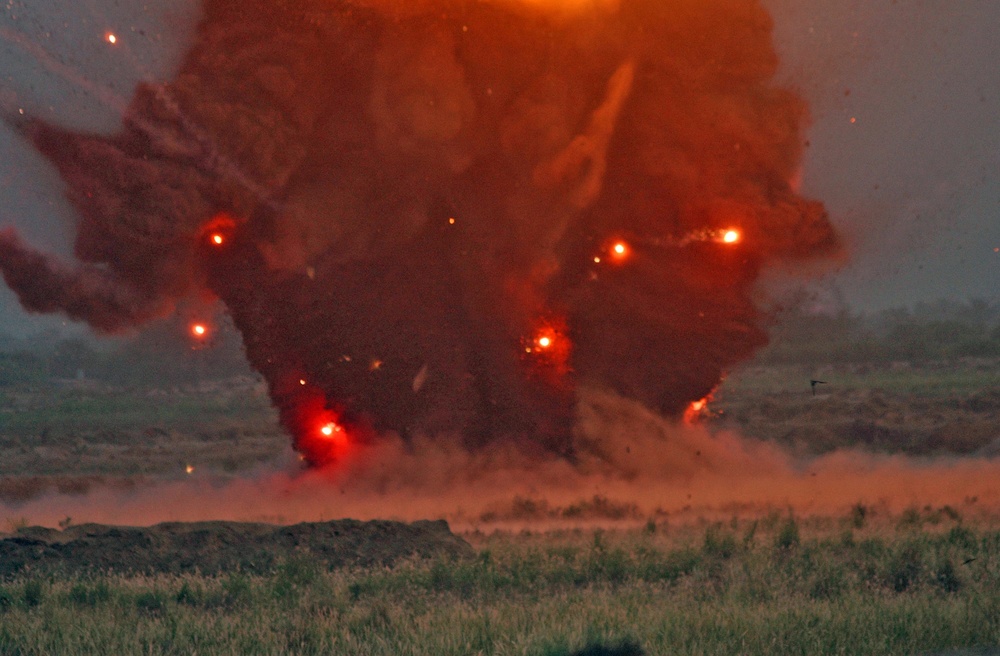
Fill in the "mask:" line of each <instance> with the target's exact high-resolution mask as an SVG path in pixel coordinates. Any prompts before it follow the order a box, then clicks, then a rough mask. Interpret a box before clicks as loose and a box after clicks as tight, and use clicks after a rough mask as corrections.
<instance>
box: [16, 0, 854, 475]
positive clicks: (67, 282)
mask: <svg viewBox="0 0 1000 656" xmlns="http://www.w3.org/2000/svg"><path fill="white" fill-rule="evenodd" d="M573 4H574V3H567V7H568V6H569V5H573ZM550 5H551V6H550ZM776 66H777V59H776V56H775V53H774V50H773V47H772V43H771V20H770V17H769V15H768V14H767V13H766V11H765V10H764V9H763V8H762V7H761V6H760V4H759V2H758V0H622V1H621V2H620V3H609V2H603V3H597V2H595V3H592V4H587V3H580V2H578V3H575V5H574V8H564V7H562V3H560V2H559V0H552V2H551V3H548V2H541V1H539V2H527V1H526V0H525V1H520V2H519V1H517V0H494V1H491V2H483V1H476V0H434V1H430V0H428V1H426V2H418V3H415V2H405V1H403V0H400V1H399V2H398V4H395V3H392V2H390V0H357V1H356V2H346V1H344V0H294V1H283V0H268V1H266V2H261V1H259V0H206V2H205V7H204V18H203V20H202V22H201V25H200V27H199V29H198V33H197V38H196V41H195V43H194V45H193V47H192V48H191V50H190V52H188V54H187V55H186V57H185V59H184V61H183V63H182V65H181V68H180V70H179V72H178V74H177V76H176V77H175V79H174V80H172V81H170V82H166V83H162V84H152V83H146V84H142V85H141V86H140V87H139V88H138V89H137V91H136V93H135V96H134V98H133V100H132V102H131V104H130V106H129V108H128V110H127V112H126V114H125V116H124V124H123V126H122V129H121V130H120V131H119V132H118V133H117V134H115V135H113V136H98V135H85V134H77V133H74V132H70V131H67V130H65V129H62V128H60V127H58V126H54V125H51V124H48V123H45V122H43V121H40V120H28V121H26V122H22V123H19V124H17V126H16V127H17V129H19V130H20V131H21V132H22V133H23V134H24V135H25V136H26V138H27V139H30V141H31V142H32V143H33V144H34V145H35V146H36V147H37V148H38V149H39V150H40V151H41V152H42V153H44V154H45V155H46V156H47V157H48V158H49V159H50V160H51V161H52V162H53V163H54V164H55V165H56V166H57V167H58V168H59V171H60V172H61V174H62V176H63V178H64V179H65V181H66V183H67V186H68V192H67V193H68V194H69V198H70V200H71V201H72V202H73V204H74V205H75V207H76V209H77V211H78V213H79V217H80V223H79V227H78V232H77V240H76V256H77V257H78V258H79V259H80V260H81V262H82V264H81V266H80V268H78V269H75V270H74V269H72V268H68V267H66V266H65V265H61V264H59V263H57V262H54V261H53V260H52V259H50V258H48V257H47V256H44V255H41V254H38V253H35V252H33V251H32V250H31V249H30V248H28V247H27V246H25V245H24V244H23V243H21V241H20V240H19V239H18V238H17V237H16V235H14V234H13V233H12V232H10V231H7V232H4V233H2V235H0V267H2V269H3V274H4V277H5V278H6V280H7V283H8V284H9V285H10V286H11V287H12V288H13V289H14V290H15V291H16V292H17V293H18V294H19V295H20V297H21V300H22V303H23V304H24V306H25V307H26V308H28V309H30V310H35V311H41V312H55V311H62V312H65V313H67V314H68V315H69V316H71V317H73V318H76V319H80V320H83V321H86V322H88V323H90V324H91V325H92V326H94V327H95V328H97V329H100V330H104V331H117V330H122V329H126V328H128V327H131V326H135V325H139V324H141V323H142V322H144V321H146V320H148V319H150V318H152V317H155V316H157V315H161V314H163V313H167V312H170V311H171V308H172V307H173V306H174V304H175V303H176V302H178V301H180V300H183V299H185V298H187V297H190V296H192V295H203V294H205V293H206V292H209V293H211V294H214V295H216V296H218V297H219V298H220V299H222V301H223V302H224V303H225V305H226V306H227V308H228V310H229V312H230V313H231V314H232V317H233V319H234V321H235V323H236V325H237V326H238V327H239V329H240V330H241V331H242V333H243V337H244V343H245V348H246V352H247V356H248V358H249V360H250V362H251V364H252V365H253V366H254V367H255V368H256V369H257V370H258V371H260V372H261V373H262V374H263V375H264V376H265V377H266V378H267V380H268V381H269V383H270V387H271V393H272V397H273V399H274V401H275V403H276V404H277V406H278V407H279V408H280V410H281V418H282V421H283V423H284V424H285V426H286V427H288V428H289V430H290V431H291V432H292V434H293V436H294V438H295V441H296V446H297V448H298V449H299V450H300V451H302V452H303V454H304V455H305V456H306V458H307V459H308V460H309V461H310V462H312V463H315V464H322V463H325V462H327V461H330V460H335V459H337V455H338V453H339V450H341V449H345V448H349V444H350V441H351V440H358V439H366V436H367V435H373V434H377V433H379V432H383V431H388V430H392V431H398V432H400V433H401V434H402V435H404V436H408V435H416V434H426V435H434V434H440V433H457V434H461V435H462V436H464V439H465V440H466V441H467V443H469V444H470V445H472V446H475V445H481V444H485V443H487V442H489V441H492V440H496V439H517V440H520V441H521V442H523V443H525V444H537V445H540V447H542V448H544V449H547V450H551V451H555V452H558V453H563V454H567V455H571V454H572V451H573V437H572V429H573V410H574V403H575V398H576V390H577V389H578V387H579V386H580V385H590V386H597V387H603V388H608V389H611V390H614V391H616V392H617V393H619V394H622V395H625V396H627V397H631V398H635V399H637V400H639V401H641V402H642V403H644V404H646V405H647V406H648V407H650V408H653V409H656V410H658V411H660V412H662V413H665V414H668V415H677V414H680V413H682V412H683V411H684V409H685V408H686V407H687V406H688V405H689V404H690V403H691V402H692V401H694V400H697V399H700V398H702V397H704V396H705V395H707V394H709V393H710V392H711V390H712V389H713V387H715V385H717V384H718V382H719V380H720V378H721V376H722V374H723V371H724V370H725V369H726V368H727V367H730V366H731V365H733V364H734V363H736V362H738V361H740V360H742V359H744V358H747V357H748V356H750V355H751V354H752V353H753V351H754V350H755V349H756V348H758V347H760V346H761V345H762V344H763V343H764V342H765V334H764V332H763V331H762V328H761V323H762V321H761V316H760V313H759V311H758V310H757V309H756V307H755V304H754V298H753V297H754V285H755V281H756V280H757V278H758V275H759V274H760V272H761V270H762V268H763V267H765V266H766V265H767V264H768V263H771V262H775V261H778V260H805V259H810V258H816V257H821V256H829V255H831V254H833V253H835V252H836V251H837V248H838V243H837V238H836V236H835V235H834V233H833V231H832V229H831V226H830V224H829V222H828V220H827V217H826V214H825V212H824V210H823V208H822V206H821V205H820V204H819V203H817V202H814V201H810V200H806V199H803V198H802V197H800V196H799V195H798V194H797V193H796V192H795V190H794V189H793V186H792V184H791V182H790V181H791V180H793V179H794V177H795V175H796V172H797V168H798V166H799V162H800V158H801V151H802V143H803V135H802V129H803V124H804V120H805V115H806V109H805V107H804V104H803V102H802V100H801V99H800V98H798V97H797V96H796V95H795V94H793V93H792V92H790V91H788V90H786V89H782V88H778V87H776V86H775V85H774V83H773V81H772V80H773V76H774V73H775V69H776ZM730 228H735V229H737V230H738V231H739V232H740V235H741V239H740V241H739V242H738V243H733V244H729V243H724V240H723V239H722V238H721V235H722V234H723V233H724V232H725V231H726V230H728V229H730ZM619 243H620V244H621V249H620V250H622V251H623V252H622V253H617V252H616V251H615V245H616V244H619ZM324 429H325V430H324ZM325 433H329V434H325ZM344 434H346V435H348V436H349V437H348V438H347V440H346V441H345V440H344V438H343V437H342V435H344Z"/></svg>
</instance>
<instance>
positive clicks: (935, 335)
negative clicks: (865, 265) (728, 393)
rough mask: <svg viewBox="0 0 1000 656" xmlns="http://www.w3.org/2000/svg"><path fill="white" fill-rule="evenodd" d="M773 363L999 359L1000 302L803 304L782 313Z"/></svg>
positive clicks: (774, 331) (774, 332)
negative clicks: (872, 306)
mask: <svg viewBox="0 0 1000 656" xmlns="http://www.w3.org/2000/svg"><path fill="white" fill-rule="evenodd" d="M773 321H774V324H773V326H772V327H771V329H770V333H771V344H770V345H769V346H768V347H767V348H766V349H765V351H764V352H763V353H761V358H762V359H764V360H767V361H769V362H782V363H798V362H879V361H903V360H905V361H929V360H948V359H955V358H963V357H965V358H976V357H980V358H994V357H1000V301H986V300H983V299H973V300H970V301H965V302H960V301H952V300H940V301H936V302H933V303H918V304H917V305H915V306H913V307H910V308H893V309H890V310H883V311H881V312H876V313H856V312H852V311H851V310H849V309H847V308H842V309H838V310H835V311H829V310H826V311H822V310H816V309H812V308H810V307H809V304H808V303H798V304H795V305H793V306H792V307H789V308H785V309H783V310H781V311H779V312H777V313H776V314H775V316H774V320H773Z"/></svg>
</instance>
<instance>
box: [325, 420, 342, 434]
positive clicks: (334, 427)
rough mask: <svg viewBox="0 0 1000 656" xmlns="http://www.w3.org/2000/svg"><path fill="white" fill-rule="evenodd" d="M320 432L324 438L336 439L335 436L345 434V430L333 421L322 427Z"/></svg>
mask: <svg viewBox="0 0 1000 656" xmlns="http://www.w3.org/2000/svg"><path fill="white" fill-rule="evenodd" d="M319 432H320V434H321V435H323V437H334V436H335V435H339V434H341V433H343V432H344V429H343V428H341V427H340V425H339V424H337V422H335V421H331V422H327V423H325V424H323V425H322V426H321V427H320V429H319Z"/></svg>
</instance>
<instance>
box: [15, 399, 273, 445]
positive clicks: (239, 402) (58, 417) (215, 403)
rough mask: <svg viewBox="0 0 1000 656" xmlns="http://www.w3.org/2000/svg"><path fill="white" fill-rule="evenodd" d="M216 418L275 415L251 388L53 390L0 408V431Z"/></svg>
mask: <svg viewBox="0 0 1000 656" xmlns="http://www.w3.org/2000/svg"><path fill="white" fill-rule="evenodd" d="M220 420H241V421H248V422H253V421H257V422H261V421H268V420H270V421H275V420H276V415H275V413H274V411H273V409H272V408H271V406H270V402H269V400H268V399H267V398H266V397H264V396H258V395H253V394H227V395H222V394H198V393H196V392H193V391H192V392H188V393H174V394H162V395H155V394H150V393H149V392H148V391H145V390H109V391H102V392H95V391H91V390H85V391H81V390H53V391H50V392H48V393H47V394H45V395H44V398H43V399H36V402H35V403H32V404H31V405H29V406H28V407H24V408H18V409H17V410H16V411H14V410H8V411H6V412H3V411H2V410H0V432H3V433H11V434H17V433H33V432H37V431H40V430H45V429H48V430H51V431H56V432H68V431H79V430H81V429H82V428H88V427H100V428H101V429H102V430H111V431H113V430H136V429H141V428H147V427H149V426H150V425H151V424H152V425H157V424H161V425H169V426H171V427H174V428H189V427H191V426H196V425H198V424H200V423H205V422H213V421H220Z"/></svg>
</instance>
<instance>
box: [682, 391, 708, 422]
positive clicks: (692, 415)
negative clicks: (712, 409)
mask: <svg viewBox="0 0 1000 656" xmlns="http://www.w3.org/2000/svg"><path fill="white" fill-rule="evenodd" d="M711 400H712V395H711V394H709V395H708V396H706V397H704V398H702V399H698V400H697V401H692V402H691V405H689V406H688V407H687V410H685V411H684V423H685V424H693V423H696V422H697V421H698V420H699V419H701V416H702V412H703V411H704V410H705V408H707V407H708V402H709V401H711Z"/></svg>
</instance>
